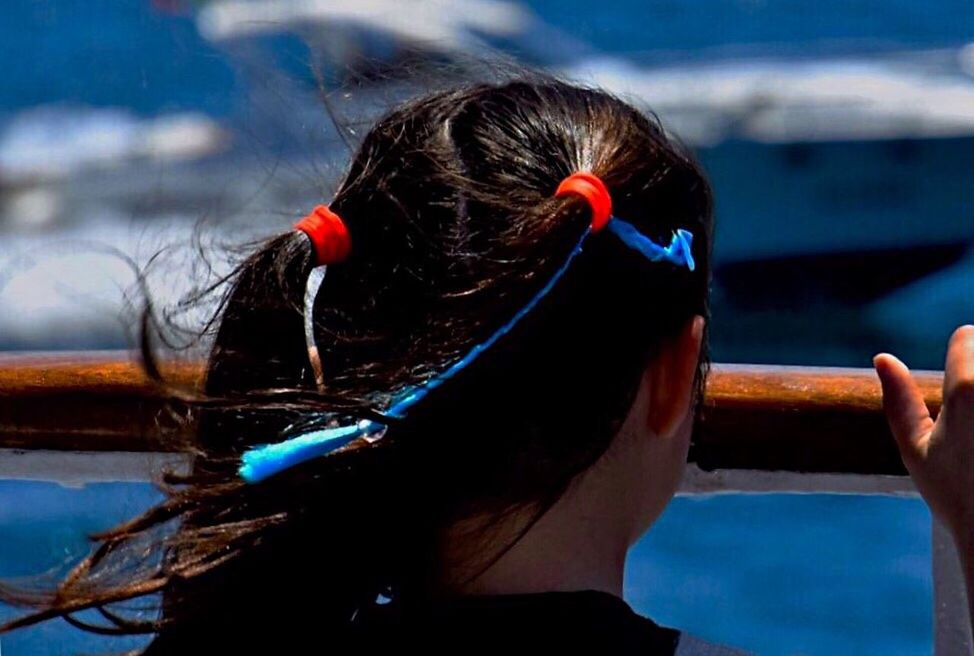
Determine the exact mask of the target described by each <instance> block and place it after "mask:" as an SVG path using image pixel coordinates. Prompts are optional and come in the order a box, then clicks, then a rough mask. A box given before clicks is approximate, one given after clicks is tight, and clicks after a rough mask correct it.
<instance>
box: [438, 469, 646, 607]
mask: <svg viewBox="0 0 974 656" xmlns="http://www.w3.org/2000/svg"><path fill="white" fill-rule="evenodd" d="M610 473H611V472H610V471H606V470H604V469H603V468H600V467H598V466H595V467H593V468H592V469H590V470H589V471H587V472H585V473H584V474H582V475H581V476H580V477H579V478H577V479H576V480H575V481H574V482H573V484H572V485H571V487H570V488H569V489H568V491H567V492H566V493H565V494H564V495H562V497H561V498H560V499H559V500H558V501H557V502H556V503H555V504H554V505H553V506H552V507H551V508H550V509H549V510H548V511H547V512H546V513H545V514H544V515H542V517H541V518H540V519H538V521H537V522H536V523H535V524H534V525H533V526H531V527H530V528H529V529H528V530H527V532H526V533H524V535H523V536H522V537H521V538H520V539H519V540H517V542H515V544H514V546H512V547H511V548H510V549H508V550H507V551H506V552H505V553H504V554H503V555H502V556H500V558H499V559H498V560H497V561H496V562H495V563H494V564H492V565H491V566H490V567H489V568H488V569H487V570H486V571H484V572H483V573H481V574H480V575H479V576H477V577H476V578H475V579H473V580H472V581H466V582H464V581H465V579H466V578H469V576H470V575H471V573H473V572H476V571H478V569H479V568H483V566H484V563H483V562H482V558H483V554H484V553H485V552H484V550H483V544H484V543H483V539H482V538H481V540H480V541H477V543H473V542H470V541H467V540H463V539H462V538H460V537H458V536H464V535H466V536H483V535H484V533H483V532H482V531H481V530H479V529H480V528H481V527H482V524H478V523H477V522H470V523H469V524H468V525H466V526H465V525H463V524H461V525H457V526H455V527H453V529H452V530H451V532H450V533H449V534H448V536H447V542H446V543H447V545H448V549H447V555H446V558H445V562H448V563H454V564H455V565H454V566H448V567H447V571H446V572H445V573H444V574H445V577H444V580H445V585H446V587H447V589H449V590H450V591H451V592H453V593H458V594H463V595H498V594H526V593H538V592H570V591H578V590H598V591H601V592H607V593H609V594H612V595H615V596H617V597H622V586H623V572H624V570H625V562H626V554H627V552H628V550H629V546H630V544H631V543H632V541H633V528H634V527H633V522H632V518H631V506H630V503H631V501H632V498H631V495H632V488H631V487H630V486H629V483H628V482H627V481H626V480H624V479H625V477H614V476H611V475H609V474H610ZM621 479H622V480H621ZM627 488H628V489H627ZM627 496H628V498H627ZM627 501H628V502H629V503H627ZM533 514H534V513H533V512H524V513H519V514H516V515H515V516H514V517H513V518H511V519H508V520H507V521H505V522H503V523H502V524H501V525H500V526H499V527H497V528H496V529H494V530H493V531H492V533H491V537H492V539H491V540H490V544H491V545H492V546H494V548H495V549H500V548H502V547H503V546H505V545H507V544H509V543H510V542H511V541H512V540H513V539H515V538H516V536H517V535H518V533H519V532H522V531H523V530H524V528H525V527H526V526H527V523H528V522H529V521H530V519H531V517H532V516H533ZM464 524H466V523H464ZM465 542H466V543H467V544H468V545H471V546H468V547H467V548H466V549H463V548H462V547H461V548H460V549H456V548H454V549H450V548H449V547H450V546H451V545H456V544H461V545H462V544H464V543H465ZM471 547H472V548H471ZM459 553H464V554H470V555H472V556H474V557H472V558H470V559H469V561H465V560H464V557H463V556H459V555H458V554H459ZM491 553H494V552H491ZM478 555H479V556H481V560H478V558H476V556H478ZM471 570H473V572H471ZM464 574H466V576H464ZM458 582H461V583H458Z"/></svg>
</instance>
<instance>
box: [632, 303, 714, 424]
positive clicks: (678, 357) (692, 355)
mask: <svg viewBox="0 0 974 656" xmlns="http://www.w3.org/2000/svg"><path fill="white" fill-rule="evenodd" d="M704 323H705V321H704V318H703V317H702V316H699V315H697V316H694V317H693V318H692V319H690V320H689V321H687V323H686V324H685V325H684V326H683V329H682V330H680V333H679V335H678V336H677V337H676V339H674V340H673V341H671V342H669V343H668V344H666V345H664V346H663V348H662V350H661V351H660V353H659V355H658V356H657V357H656V358H655V359H654V360H653V361H652V362H651V363H650V365H649V367H647V368H646V374H645V375H646V377H647V378H648V380H646V381H645V382H646V383H647V384H648V387H649V408H648V410H649V412H648V417H647V421H648V427H649V429H650V430H651V431H652V432H653V434H654V435H657V436H659V437H663V438H668V437H671V436H672V435H673V434H675V433H676V432H677V429H679V427H680V425H681V423H682V422H683V420H684V419H686V417H687V414H688V413H689V412H690V406H691V405H692V403H693V401H694V399H693V395H694V391H695V390H694V381H695V379H696V375H697V366H698V364H699V362H700V348H701V345H702V343H703V329H704Z"/></svg>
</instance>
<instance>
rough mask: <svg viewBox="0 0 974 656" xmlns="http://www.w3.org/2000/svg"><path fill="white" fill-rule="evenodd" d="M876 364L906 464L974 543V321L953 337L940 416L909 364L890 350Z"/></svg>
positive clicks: (933, 504)
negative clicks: (934, 415)
mask: <svg viewBox="0 0 974 656" xmlns="http://www.w3.org/2000/svg"><path fill="white" fill-rule="evenodd" d="M873 364H874V366H875V367H876V373H877V374H878V375H879V379H880V382H881V383H882V386H883V407H884V409H885V412H886V417H887V419H888V420H889V425H890V429H891V430H892V432H893V437H894V438H895V439H896V444H897V446H898V447H899V450H900V455H901V456H902V458H903V464H904V465H906V468H907V470H908V471H909V472H910V476H911V477H912V478H913V481H914V483H915V484H916V486H917V489H918V490H919V492H920V494H921V495H922V496H923V498H924V499H925V500H926V502H927V504H928V505H929V506H930V509H931V511H932V512H933V513H934V514H935V515H936V516H937V518H938V519H940V521H941V522H943V524H944V525H945V526H947V527H948V528H949V529H950V530H951V531H952V532H953V534H954V538H955V540H957V541H958V542H959V543H962V544H963V545H964V546H965V547H966V546H974V325H968V326H961V327H960V328H958V329H957V330H956V331H955V332H954V334H953V336H952V337H951V338H950V342H949V344H948V346H947V361H946V366H945V368H944V390H943V407H942V409H941V411H940V414H939V416H938V417H937V420H936V421H934V420H933V418H932V417H931V416H930V413H929V412H928V410H927V406H926V404H925V403H924V402H923V396H922V395H921V393H920V389H919V388H918V387H917V384H916V382H915V381H914V380H913V377H912V376H911V375H910V371H909V369H907V367H906V365H905V364H903V363H902V362H901V361H900V360H898V359H897V358H896V357H894V356H892V355H889V354H888V353H881V354H879V355H877V356H876V357H875V358H874V359H873Z"/></svg>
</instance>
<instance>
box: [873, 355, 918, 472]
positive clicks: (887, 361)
mask: <svg viewBox="0 0 974 656" xmlns="http://www.w3.org/2000/svg"><path fill="white" fill-rule="evenodd" d="M873 365H874V366H875V367H876V373H877V374H878V375H879V380H880V382H881V383H882V386H883V409H884V410H885V411H886V419H887V420H888V421H889V427H890V430H891V431H892V432H893V437H894V438H896V443H897V445H898V446H899V448H900V454H901V455H902V456H903V459H904V460H910V459H913V458H915V457H918V456H920V455H921V454H922V452H923V442H924V440H925V438H926V436H927V435H928V434H929V433H930V431H931V430H932V429H933V419H931V418H930V411H929V410H928V409H927V404H926V403H925V402H924V401H923V394H922V393H921V392H920V388H919V387H918V386H917V384H916V381H915V380H913V376H911V375H910V370H909V369H908V368H907V366H906V365H905V364H903V363H902V362H901V361H900V360H899V359H898V358H896V357H894V356H892V355H890V354H888V353H881V354H879V355H877V356H876V357H875V358H873Z"/></svg>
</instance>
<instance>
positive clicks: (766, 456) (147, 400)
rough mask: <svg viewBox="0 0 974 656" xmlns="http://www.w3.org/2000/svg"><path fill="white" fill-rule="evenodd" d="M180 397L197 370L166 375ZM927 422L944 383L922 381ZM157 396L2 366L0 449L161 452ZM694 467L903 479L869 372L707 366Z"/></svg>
mask: <svg viewBox="0 0 974 656" xmlns="http://www.w3.org/2000/svg"><path fill="white" fill-rule="evenodd" d="M166 374H167V376H168V377H169V378H170V379H171V380H172V381H174V382H177V383H179V384H180V385H184V386H192V385H194V384H196V383H198V381H199V380H200V377H201V369H200V367H199V366H198V365H193V364H185V363H183V364H176V363H173V364H171V365H169V366H168V368H167V370H166ZM917 377H918V378H919V382H920V385H921V387H922V389H923V391H924V394H925V395H926V398H927V402H928V404H929V406H930V408H931V411H932V412H936V411H937V410H938V409H939V405H940V386H941V379H942V375H941V374H940V373H937V372H919V373H918V374H917ZM162 404H163V399H162V397H161V396H160V390H159V389H157V388H156V387H155V386H153V385H152V384H150V382H149V381H148V380H147V379H146V377H145V376H144V375H143V373H142V371H141V368H140V366H139V365H138V363H137V362H135V360H134V358H133V357H132V356H131V355H130V354H128V353H125V352H117V351H109V352H86V353H70V352H67V353H39V354H18V355H11V354H7V355H0V448H14V449H46V450H62V451H158V450H163V449H165V447H164V446H163V445H162V444H161V443H160V442H159V441H158V440H156V439H155V438H156V437H157V436H158V435H159V432H160V430H159V429H161V428H172V424H171V422H170V421H169V420H167V418H166V417H167V415H166V414H165V413H162V412H160V411H161V409H162ZM691 460H694V461H695V462H697V464H698V465H699V466H700V467H701V468H702V469H704V470H713V469H751V470H763V471H792V472H808V473H817V472H835V473H857V474H905V471H904V470H903V466H902V464H901V463H900V459H899V456H898V455H897V453H896V449H895V446H894V444H893V442H892V438H891V437H890V436H889V432H888V429H887V426H886V421H885V419H884V417H883V414H882V399H881V395H880V388H879V383H878V380H877V378H876V376H875V374H874V373H873V372H872V370H869V369H826V368H810V367H781V366H749V365H726V364H725V365H715V366H714V367H713V371H712V373H711V375H710V378H709V382H708V385H707V394H706V404H705V412H704V419H703V421H702V422H701V425H700V426H699V429H698V432H697V435H696V436H695V438H694V447H693V450H692V452H691Z"/></svg>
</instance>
